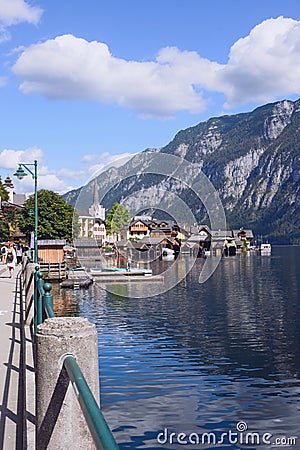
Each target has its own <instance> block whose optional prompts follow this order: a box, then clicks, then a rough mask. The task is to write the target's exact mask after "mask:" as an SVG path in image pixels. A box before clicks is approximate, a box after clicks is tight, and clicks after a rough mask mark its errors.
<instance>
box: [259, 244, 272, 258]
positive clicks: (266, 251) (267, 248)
mask: <svg viewBox="0 0 300 450" xmlns="http://www.w3.org/2000/svg"><path fill="white" fill-rule="evenodd" d="M259 250H260V254H261V255H271V253H272V247H271V244H268V243H265V244H261V245H260V249H259Z"/></svg>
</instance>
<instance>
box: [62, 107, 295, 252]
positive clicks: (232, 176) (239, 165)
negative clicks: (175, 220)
mask: <svg viewBox="0 0 300 450" xmlns="http://www.w3.org/2000/svg"><path fill="white" fill-rule="evenodd" d="M299 131H300V99H298V100H296V101H291V100H282V101H278V102H274V103H269V104H266V105H262V106H260V107H258V108H256V109H254V110H253V111H251V112H243V113H239V114H235V115H224V116H220V117H212V118H210V119H208V120H207V121H205V122H200V123H199V124H197V125H195V126H193V127H189V128H187V129H185V130H180V131H179V132H178V133H177V134H176V135H175V137H174V139H173V140H172V141H170V142H169V143H168V144H167V145H166V146H164V147H162V148H160V149H146V150H145V152H147V151H148V152H157V153H160V154H162V155H163V154H170V155H175V156H178V157H180V158H184V159H185V160H187V161H189V162H190V163H192V164H194V165H196V166H197V167H198V168H199V170H201V171H203V173H204V174H205V175H206V176H207V177H208V178H209V180H210V181H211V183H212V184H213V185H214V187H215V189H216V190H217V191H218V193H219V196H220V198H221V201H222V204H223V207H224V210H225V213H226V218H227V222H228V226H230V228H239V227H240V226H245V227H247V228H252V229H253V231H254V233H255V234H256V235H263V236H264V237H265V238H267V239H271V240H272V241H273V242H280V243H300V210H299V205H300V188H299V180H300V133H299ZM126 164H127V165H129V166H130V164H131V165H134V164H135V160H134V158H132V160H130V161H128V162H127V163H126ZM129 166H128V167H129ZM108 171H111V175H108V173H107V174H106V175H105V176H104V175H103V174H100V175H99V176H98V182H99V183H103V178H104V177H108V178H112V177H113V170H112V169H108ZM196 176H197V174H195V177H196ZM195 177H194V178H195ZM164 188H165V189H166V179H164V178H163V177H156V178H155V176H149V175H144V176H143V175H142V173H140V174H138V175H137V177H136V179H135V180H132V179H131V180H121V181H119V182H118V183H117V186H116V188H115V189H113V190H111V192H110V193H109V194H108V195H107V196H106V198H105V199H104V202H103V203H104V206H105V207H107V208H109V207H111V204H112V203H113V202H114V201H124V200H125V199H126V198H127V197H128V196H131V197H130V201H129V206H130V207H131V208H132V209H133V210H136V209H138V208H139V206H140V205H139V202H138V200H137V201H136V202H135V200H134V195H133V194H134V192H135V191H136V192H137V191H140V190H143V191H144V192H147V191H149V193H151V192H153V191H154V190H155V189H161V190H163V189H164ZM80 189H81V188H80ZM80 189H79V190H76V191H71V192H70V193H67V194H65V196H64V197H65V199H66V200H67V201H69V202H70V203H72V204H73V205H75V202H76V199H77V198H78V195H79V192H80ZM167 189H168V190H171V191H172V192H174V193H175V194H176V195H179V196H181V198H182V199H183V200H184V201H185V202H186V203H187V204H189V206H190V208H191V209H192V210H193V212H194V214H195V217H196V218H197V220H198V221H199V223H203V220H205V219H207V216H206V214H205V211H203V208H199V207H198V206H197V205H196V202H195V199H193V196H192V195H191V194H190V193H189V192H188V190H187V189H185V188H184V187H182V186H178V183H176V182H175V181H173V182H172V181H170V180H168V186H167ZM90 190H91V189H90ZM149 195H150V194H149Z"/></svg>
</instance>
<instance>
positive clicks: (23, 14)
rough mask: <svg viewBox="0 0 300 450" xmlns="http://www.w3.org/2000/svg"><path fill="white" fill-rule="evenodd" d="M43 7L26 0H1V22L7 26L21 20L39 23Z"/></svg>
mask: <svg viewBox="0 0 300 450" xmlns="http://www.w3.org/2000/svg"><path fill="white" fill-rule="evenodd" d="M41 15H42V9H41V8H39V7H37V6H30V4H29V3H28V2H26V1H24V0H0V22H2V23H3V24H4V25H6V26H10V25H14V24H16V23H19V22H29V23H32V24H36V23H38V21H39V20H40V17H41Z"/></svg>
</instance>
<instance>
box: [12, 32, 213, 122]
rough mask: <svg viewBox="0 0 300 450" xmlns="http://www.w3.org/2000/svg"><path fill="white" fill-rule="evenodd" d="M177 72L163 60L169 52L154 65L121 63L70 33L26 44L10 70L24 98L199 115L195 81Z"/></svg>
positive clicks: (103, 48)
mask: <svg viewBox="0 0 300 450" xmlns="http://www.w3.org/2000/svg"><path fill="white" fill-rule="evenodd" d="M174 52H176V50H175V49H174ZM174 52H173V53H174ZM170 53H171V54H172V57H174V56H173V53H172V51H171V50H170ZM185 56H186V57H188V55H185ZM193 57H195V58H196V59H197V62H198V59H201V58H199V57H198V56H197V55H196V54H195V55H194V54H193V56H191V58H193ZM203 61H204V60H203ZM205 61H206V60H205ZM206 64H209V63H207V62H206ZM178 69H180V67H179V65H178V64H177V65H176V64H175V63H173V62H172V61H169V62H168V61H167V50H165V52H162V53H161V54H160V55H159V57H158V59H157V60H156V61H154V62H136V61H125V60H123V59H118V58H115V57H113V56H112V55H111V53H110V52H109V49H108V47H107V45H105V44H103V43H100V42H87V41H86V40H84V39H81V38H76V37H74V36H72V35H64V36H59V37H57V38H55V39H53V40H48V41H46V42H44V43H41V44H36V45H32V46H30V47H29V48H27V49H26V50H25V51H24V52H23V53H22V54H21V55H20V57H19V59H18V60H17V62H16V64H15V65H14V67H13V70H14V72H15V73H16V74H17V75H19V76H20V77H22V78H23V79H24V81H23V82H22V83H21V86H20V88H21V90H22V91H23V92H24V93H25V94H31V93H36V92H38V93H41V94H43V95H45V96H46V97H49V98H56V99H59V98H72V99H73V98H81V99H93V100H98V101H100V102H104V103H116V104H119V105H121V106H124V107H128V108H132V109H135V110H137V111H139V112H141V113H144V114H147V115H152V116H153V115H162V116H168V115H172V114H173V113H174V112H175V111H181V110H190V111H192V112H198V111H201V110H202V109H203V108H204V106H205V102H204V100H203V98H202V95H201V93H198V92H196V91H195V89H193V86H192V84H193V82H194V81H195V77H194V76H192V75H191V72H189V71H188V70H181V71H180V72H179V71H178Z"/></svg>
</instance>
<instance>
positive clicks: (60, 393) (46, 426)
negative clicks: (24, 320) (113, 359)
mask: <svg viewBox="0 0 300 450" xmlns="http://www.w3.org/2000/svg"><path fill="white" fill-rule="evenodd" d="M36 355H37V365H36V418H37V426H36V430H37V435H36V448H38V449H39V450H45V449H47V450H57V449H60V448H61V449H64V450H70V449H74V448H76V449H86V450H90V449H95V446H94V443H93V440H92V438H91V435H90V432H89V429H88V427H87V424H86V421H85V418H84V415H83V413H82V412H81V409H80V406H79V403H78V401H77V398H76V395H74V391H73V387H72V385H71V383H70V382H69V378H68V375H67V371H66V369H65V368H64V367H63V361H64V358H65V356H66V355H73V356H74V357H75V358H76V361H77V363H78V365H79V366H80V368H81V371H82V373H83V375H84V377H85V378H86V381H87V383H88V385H89V387H90V389H91V391H92V393H93V395H94V397H95V398H96V399H99V368H98V338H97V332H96V328H95V325H94V324H91V323H90V322H88V320H87V319H83V318H80V317H57V318H52V319H46V320H45V322H44V323H43V324H41V325H39V326H38V327H37V334H36Z"/></svg>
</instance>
